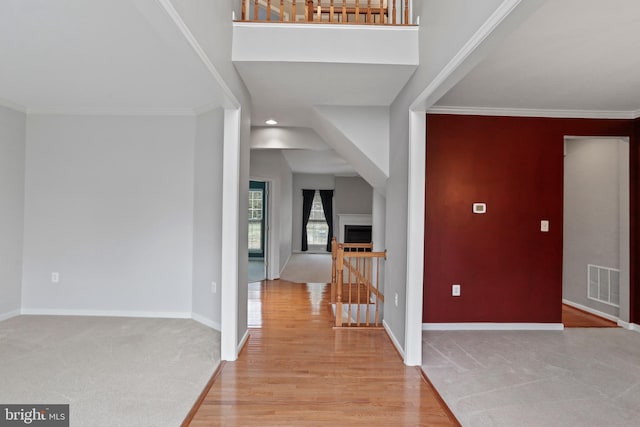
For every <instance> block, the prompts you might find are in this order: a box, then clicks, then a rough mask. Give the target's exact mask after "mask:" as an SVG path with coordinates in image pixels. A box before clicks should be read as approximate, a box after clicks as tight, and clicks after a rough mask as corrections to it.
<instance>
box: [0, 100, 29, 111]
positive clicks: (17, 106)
mask: <svg viewBox="0 0 640 427" xmlns="http://www.w3.org/2000/svg"><path fill="white" fill-rule="evenodd" d="M0 106H2V107H5V108H9V109H11V110H15V111H18V112H19V113H26V112H27V108H26V107H25V106H24V105H20V104H16V103H15V102H12V101H9V100H8V99H2V98H0Z"/></svg>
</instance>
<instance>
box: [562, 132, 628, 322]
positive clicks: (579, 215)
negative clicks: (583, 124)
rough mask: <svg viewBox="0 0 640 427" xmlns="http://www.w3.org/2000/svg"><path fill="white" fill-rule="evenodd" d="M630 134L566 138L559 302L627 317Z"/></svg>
mask: <svg viewBox="0 0 640 427" xmlns="http://www.w3.org/2000/svg"><path fill="white" fill-rule="evenodd" d="M629 223H630V218H629V139H628V138H595V137H567V138H565V157H564V217H563V267H562V298H563V300H562V302H563V304H565V305H567V306H570V307H572V308H577V309H579V310H582V311H583V312H586V313H590V314H595V315H597V316H599V317H601V318H604V319H608V320H611V321H614V322H618V321H619V320H622V321H624V322H628V321H629Z"/></svg>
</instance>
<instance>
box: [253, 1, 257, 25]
mask: <svg viewBox="0 0 640 427" xmlns="http://www.w3.org/2000/svg"><path fill="white" fill-rule="evenodd" d="M253 20H254V21H257V20H258V0H255V1H254V2H253Z"/></svg>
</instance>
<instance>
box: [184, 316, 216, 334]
mask: <svg viewBox="0 0 640 427" xmlns="http://www.w3.org/2000/svg"><path fill="white" fill-rule="evenodd" d="M191 318H192V319H193V320H195V321H196V322H198V323H202V324H203V325H205V326H208V327H209V328H211V329H215V330H216V331H218V332H220V331H221V330H222V326H221V325H220V323H218V322H214V321H213V320H211V319H207V318H206V317H204V316H201V315H199V314H196V313H191Z"/></svg>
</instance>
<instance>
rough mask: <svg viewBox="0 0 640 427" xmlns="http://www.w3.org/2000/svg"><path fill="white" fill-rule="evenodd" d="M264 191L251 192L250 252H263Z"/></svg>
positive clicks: (252, 190)
mask: <svg viewBox="0 0 640 427" xmlns="http://www.w3.org/2000/svg"><path fill="white" fill-rule="evenodd" d="M263 194H264V192H263V190H262V189H259V190H255V189H251V190H249V241H248V244H249V251H250V252H262V241H263V238H262V223H263V222H262V199H263Z"/></svg>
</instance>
